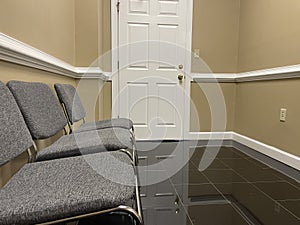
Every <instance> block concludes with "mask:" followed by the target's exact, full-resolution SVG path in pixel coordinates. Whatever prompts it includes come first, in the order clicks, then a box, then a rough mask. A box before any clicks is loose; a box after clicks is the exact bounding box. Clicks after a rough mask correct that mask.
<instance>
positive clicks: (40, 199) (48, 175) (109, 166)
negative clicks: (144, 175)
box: [0, 152, 135, 224]
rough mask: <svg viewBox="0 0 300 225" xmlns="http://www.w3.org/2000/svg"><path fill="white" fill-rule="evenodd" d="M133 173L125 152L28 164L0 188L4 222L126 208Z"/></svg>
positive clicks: (37, 220)
mask: <svg viewBox="0 0 300 225" xmlns="http://www.w3.org/2000/svg"><path fill="white" fill-rule="evenodd" d="M134 178H135V174H134V169H133V167H132V165H131V164H130V161H129V159H128V157H127V156H126V155H125V154H124V153H121V152H106V153H98V154H92V155H86V156H79V157H72V158H65V159H58V160H52V161H51V162H50V161H47V162H37V163H32V164H26V165H25V166H24V167H23V168H22V169H21V170H20V171H19V172H18V173H17V174H16V175H15V176H14V177H13V178H12V179H11V180H10V181H9V182H8V183H7V184H6V185H5V186H4V187H3V188H2V189H1V190H0V199H1V204H0V224H33V223H42V222H46V221H52V220H57V219H62V218H66V217H71V216H76V215H81V214H84V213H91V212H97V211H101V210H103V209H108V208H113V207H117V206H119V205H124V204H126V203H127V202H128V201H129V202H131V200H132V198H133V197H134V184H135V183H134V182H135V179H134Z"/></svg>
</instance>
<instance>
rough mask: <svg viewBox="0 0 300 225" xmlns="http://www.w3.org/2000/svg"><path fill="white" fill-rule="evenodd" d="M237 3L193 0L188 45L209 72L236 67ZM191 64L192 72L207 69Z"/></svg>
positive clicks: (234, 69)
mask: <svg viewBox="0 0 300 225" xmlns="http://www.w3.org/2000/svg"><path fill="white" fill-rule="evenodd" d="M239 7H240V1H239V0H226V1H224V0H200V1H199V0H194V17H193V40H192V49H199V50H200V57H201V58H202V59H203V60H204V61H205V62H206V63H207V65H208V66H209V67H210V69H211V71H212V72H215V73H226V72H236V71H237V63H238V35H239ZM194 60H195V59H194ZM194 64H195V65H194V66H193V71H194V72H208V71H205V70H204V71H202V70H201V68H199V66H196V63H194Z"/></svg>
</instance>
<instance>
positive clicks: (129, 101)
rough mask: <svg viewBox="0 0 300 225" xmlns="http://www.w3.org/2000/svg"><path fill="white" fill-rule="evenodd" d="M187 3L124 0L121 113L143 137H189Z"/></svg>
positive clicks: (177, 1)
mask: <svg viewBox="0 0 300 225" xmlns="http://www.w3.org/2000/svg"><path fill="white" fill-rule="evenodd" d="M187 2H188V1H187V0H164V1H161V0H120V11H119V77H118V80H117V82H118V92H119V93H118V98H117V99H118V101H119V102H118V104H119V106H118V107H119V116H120V117H127V118H130V119H131V120H133V122H134V127H135V133H136V137H137V139H148V140H153V139H182V138H183V132H184V127H183V126H184V125H185V124H184V123H185V120H184V107H185V101H184V99H185V96H184V95H185V92H184V86H185V80H184V77H185V74H184V70H185V68H184V67H185V64H186V57H187V56H188V54H187V52H188V51H186V47H187V40H186V39H187V29H186V27H187V21H188V20H187V18H188V16H187V8H188V7H187V6H188V4H187ZM188 41H190V40H188Z"/></svg>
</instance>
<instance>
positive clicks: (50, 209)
mask: <svg viewBox="0 0 300 225" xmlns="http://www.w3.org/2000/svg"><path fill="white" fill-rule="evenodd" d="M55 90H56V92H57V95H58V99H59V101H58V99H57V98H56V97H55V95H54V94H53V92H52V91H51V89H50V88H49V87H48V86H47V85H46V84H43V83H33V82H22V81H10V82H8V83H7V84H6V85H5V84H4V83H2V82H0V108H1V109H0V127H1V131H0V166H2V165H4V164H6V163H8V162H10V161H11V160H13V159H14V158H16V157H17V156H18V155H20V154H22V153H24V152H25V151H27V152H28V155H29V161H30V162H31V163H27V164H26V165H25V166H23V167H22V168H21V169H20V170H19V171H18V172H17V173H16V174H15V175H14V176H13V177H12V178H11V179H10V180H9V181H8V183H7V184H6V185H5V186H4V187H3V188H1V189H0V201H1V203H0V224H56V223H61V222H68V221H75V220H78V219H82V218H87V217H91V216H95V215H102V214H110V213H120V214H122V215H124V214H125V215H126V216H128V217H129V218H130V219H131V220H132V221H133V222H134V223H135V224H142V211H141V202H140V196H139V182H138V174H137V168H136V165H137V160H136V158H137V156H136V153H135V139H134V130H133V125H132V122H131V121H130V120H128V119H113V120H106V121H97V122H94V123H83V125H81V126H80V127H79V129H77V130H74V129H73V127H72V125H73V124H74V123H75V122H77V121H80V120H84V117H85V110H84V108H83V105H82V103H81V101H80V98H79V96H78V94H77V93H76V89H75V88H74V87H73V86H71V85H62V84H56V85H55ZM60 103H61V104H62V106H63V107H61V105H60ZM67 125H68V126H69V128H70V129H69V131H70V132H65V134H66V135H64V136H62V137H60V138H59V139H58V140H57V141H56V142H54V143H53V144H52V145H50V146H49V147H47V148H45V149H43V150H39V151H37V149H36V146H35V144H34V140H41V139H47V138H50V137H53V136H55V135H57V133H59V132H61V130H63V129H65V127H66V126H67ZM65 131H66V130H65Z"/></svg>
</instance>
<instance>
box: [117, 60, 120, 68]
mask: <svg viewBox="0 0 300 225" xmlns="http://www.w3.org/2000/svg"><path fill="white" fill-rule="evenodd" d="M117 67H118V70H120V61H118V62H117Z"/></svg>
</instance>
